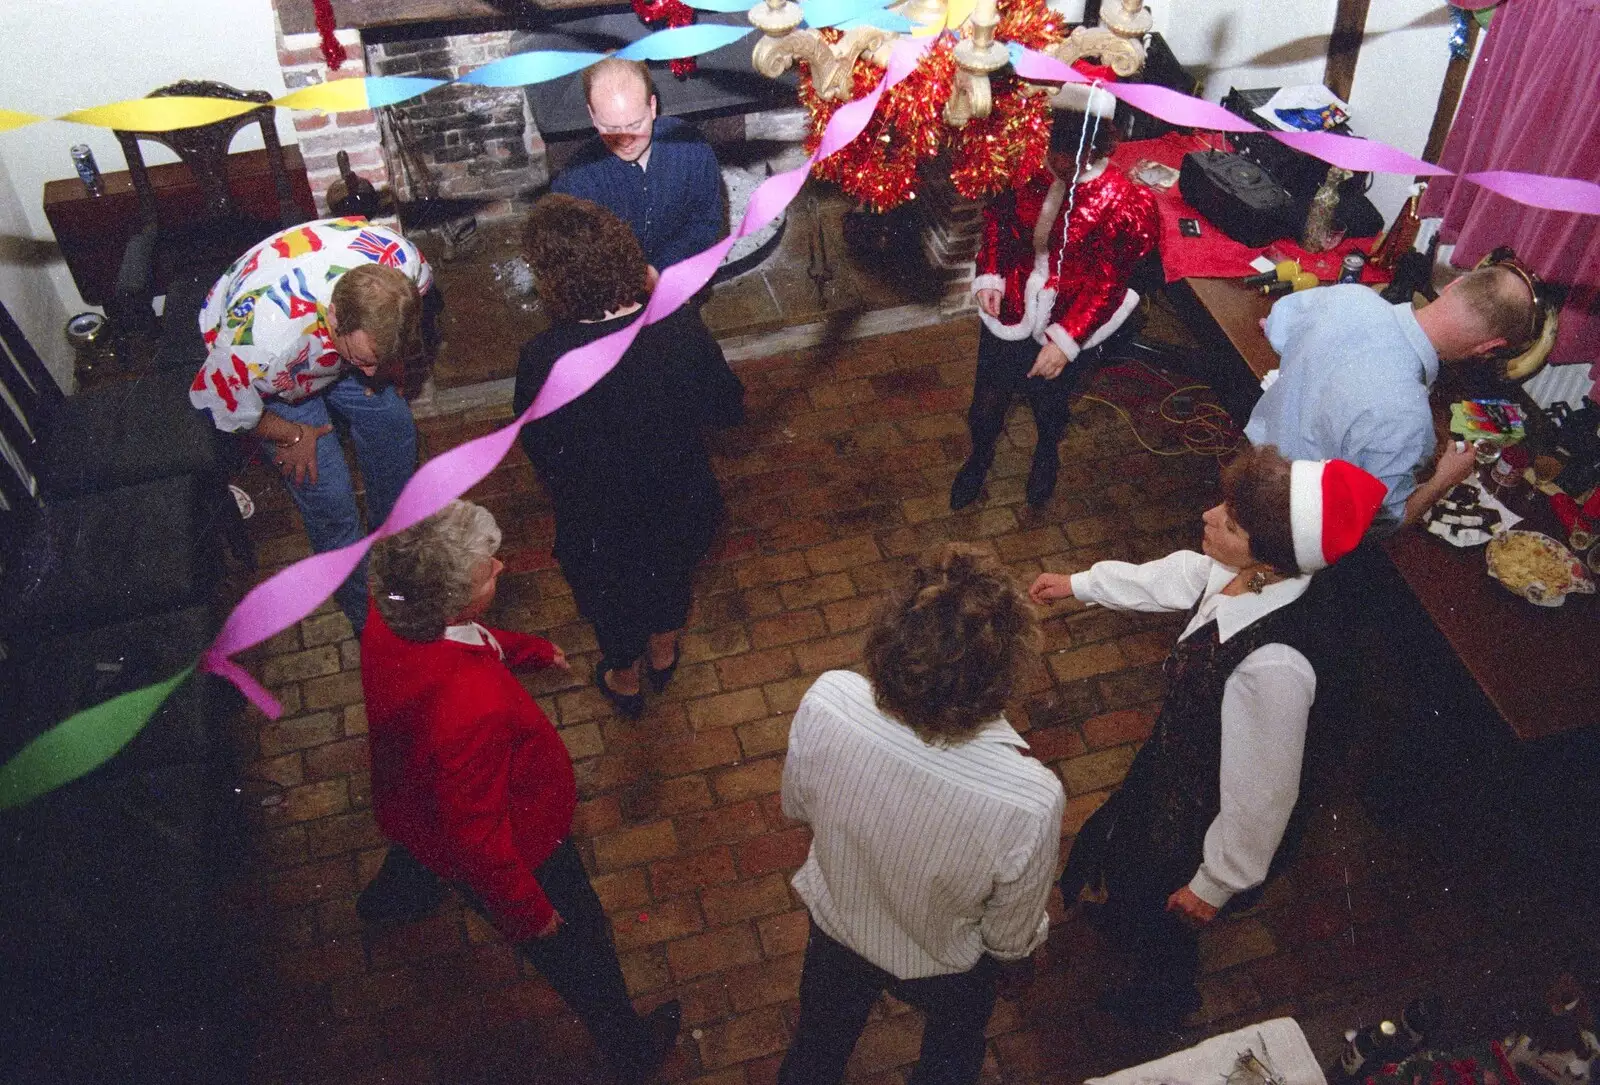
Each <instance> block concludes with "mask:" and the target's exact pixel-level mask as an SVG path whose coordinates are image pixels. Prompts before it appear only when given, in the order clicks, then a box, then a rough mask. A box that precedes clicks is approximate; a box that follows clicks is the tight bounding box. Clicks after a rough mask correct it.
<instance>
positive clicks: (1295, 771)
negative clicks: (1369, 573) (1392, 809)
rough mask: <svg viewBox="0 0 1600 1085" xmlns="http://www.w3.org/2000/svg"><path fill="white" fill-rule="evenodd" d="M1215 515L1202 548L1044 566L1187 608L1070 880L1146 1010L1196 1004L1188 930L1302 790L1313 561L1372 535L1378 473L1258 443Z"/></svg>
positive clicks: (1078, 581) (1165, 1012) (1232, 476)
mask: <svg viewBox="0 0 1600 1085" xmlns="http://www.w3.org/2000/svg"><path fill="white" fill-rule="evenodd" d="M1222 482H1223V502H1222V504H1220V505H1217V506H1216V507H1215V508H1212V509H1210V510H1208V511H1207V512H1206V513H1205V515H1204V517H1203V520H1204V523H1205V536H1204V541H1203V543H1202V546H1201V549H1202V550H1203V553H1199V554H1197V553H1195V552H1193V551H1191V550H1180V551H1178V552H1177V553H1174V554H1169V555H1168V556H1167V557H1164V558H1161V559H1159V560H1156V561H1151V562H1146V563H1145V564H1143V565H1132V564H1129V563H1127V562H1120V561H1102V562H1098V563H1096V564H1095V565H1094V566H1092V567H1091V568H1089V569H1087V570H1085V571H1084V572H1081V573H1074V574H1072V575H1071V576H1070V577H1069V576H1064V575H1059V574H1055V573H1045V574H1043V575H1041V576H1040V577H1039V578H1038V579H1037V580H1035V581H1034V583H1033V587H1032V588H1031V590H1030V595H1031V596H1032V597H1033V599H1034V601H1035V602H1036V603H1041V604H1042V603H1046V602H1048V601H1051V600H1057V599H1067V598H1077V599H1081V600H1083V601H1084V602H1086V603H1091V604H1099V605H1101V606H1107V607H1113V608H1115V609H1118V610H1137V611H1178V612H1181V611H1188V612H1189V615H1190V616H1189V621H1188V623H1187V625H1186V626H1185V627H1184V631H1183V635H1182V636H1181V637H1180V638H1179V640H1178V643H1177V645H1176V646H1175V647H1174V648H1173V651H1172V655H1171V656H1169V657H1168V659H1167V661H1166V664H1165V667H1164V669H1165V671H1166V675H1167V680H1168V692H1167V697H1166V700H1165V701H1164V702H1163V704H1162V709H1161V715H1160V717H1159V718H1158V719H1157V721H1156V724H1155V728H1154V730H1153V732H1152V734H1151V736H1150V739H1149V741H1148V742H1146V743H1145V745H1144V746H1143V747H1142V748H1141V749H1140V751H1139V754H1138V756H1137V757H1136V758H1135V759H1134V762H1133V765H1132V767H1131V768H1130V769H1129V771H1128V777H1127V779H1126V780H1125V781H1124V782H1123V786H1122V788H1121V789H1120V790H1119V791H1118V792H1117V793H1116V794H1115V795H1113V796H1112V797H1111V799H1110V800H1108V801H1107V802H1106V803H1105V805H1104V806H1102V807H1101V808H1100V809H1099V810H1098V811H1097V812H1096V813H1095V815H1094V816H1093V817H1092V818H1090V819H1089V821H1088V823H1087V824H1085V825H1084V827H1083V829H1082V830H1081V831H1080V832H1079V833H1078V836H1077V839H1076V840H1075V842H1074V846H1073V850H1072V854H1071V856H1070V858H1069V860H1068V862H1067V869H1066V871H1065V872H1064V873H1063V874H1062V878H1061V886H1062V892H1063V894H1064V895H1065V897H1066V901H1067V903H1068V904H1069V905H1070V904H1072V903H1073V902H1074V901H1075V900H1078V899H1079V897H1080V896H1083V897H1084V898H1085V899H1087V900H1091V901H1095V902H1103V903H1104V904H1105V908H1104V909H1103V910H1101V913H1100V914H1101V916H1102V917H1103V918H1104V920H1105V923H1104V926H1105V929H1106V930H1107V932H1108V933H1110V934H1111V935H1112V936H1113V938H1114V939H1115V940H1117V941H1118V942H1120V943H1121V944H1122V945H1123V946H1124V948H1126V949H1127V950H1129V951H1130V952H1131V954H1132V955H1133V957H1134V960H1135V964H1136V970H1135V976H1134V980H1133V982H1132V983H1131V984H1130V985H1129V986H1128V987H1126V988H1124V989H1121V990H1118V991H1115V992H1112V993H1110V994H1108V995H1106V996H1105V997H1103V998H1102V1000H1101V1005H1102V1007H1103V1008H1105V1009H1107V1010H1109V1011H1111V1012H1113V1013H1115V1014H1117V1015H1118V1016H1120V1017H1122V1018H1123V1019H1125V1020H1128V1021H1130V1022H1133V1023H1137V1024H1147V1025H1171V1024H1176V1023H1177V1022H1178V1021H1179V1020H1181V1019H1182V1018H1183V1017H1184V1016H1186V1015H1187V1014H1189V1013H1191V1012H1193V1011H1194V1010H1195V1009H1198V1008H1199V1005H1200V996H1199V993H1198V991H1197V990H1196V988H1195V974H1196V968H1197V963H1198V952H1197V947H1196V940H1195V931H1196V930H1198V928H1200V927H1202V926H1204V925H1205V924H1206V923H1209V922H1210V921H1211V920H1212V919H1213V918H1214V917H1215V916H1216V914H1217V912H1218V911H1219V910H1220V909H1221V908H1222V907H1224V906H1225V905H1226V904H1227V903H1228V901H1229V900H1230V899H1232V898H1233V897H1234V896H1235V895H1236V894H1239V893H1242V892H1244V891H1246V890H1248V889H1252V888H1254V887H1256V886H1258V885H1260V884H1261V883H1262V882H1263V881H1264V880H1265V879H1266V876H1267V870H1268V868H1269V867H1270V865H1271V863H1272V857H1273V855H1274V854H1275V853H1276V852H1277V849H1278V844H1279V842H1280V841H1281V840H1282V839H1283V833H1284V830H1285V828H1286V827H1287V826H1288V823H1289V815H1290V814H1291V813H1292V812H1293V810H1294V805H1295V802H1296V800H1297V799H1298V797H1299V794H1300V766H1301V756H1302V753H1303V751H1304V748H1305V735H1306V722H1307V719H1308V718H1309V714H1310V711H1311V703H1312V701H1313V700H1314V698H1315V696H1316V689H1317V675H1316V661H1317V659H1318V657H1319V656H1320V655H1321V654H1322V652H1321V651H1320V649H1319V647H1318V641H1319V638H1321V637H1324V636H1326V635H1328V633H1329V630H1328V629H1327V628H1326V627H1325V625H1324V624H1323V623H1320V622H1319V621H1317V618H1316V606H1315V604H1314V603H1312V602H1311V601H1310V600H1308V598H1307V596H1306V590H1307V588H1309V587H1310V585H1311V574H1312V573H1314V572H1315V571H1316V570H1318V569H1321V568H1324V567H1325V566H1327V565H1330V564H1332V563H1333V562H1334V561H1337V560H1338V559H1339V558H1340V557H1342V556H1343V555H1344V554H1346V553H1348V552H1349V551H1350V550H1352V549H1354V548H1355V546H1356V544H1357V543H1359V542H1360V541H1361V537H1362V535H1363V534H1364V533H1365V531H1366V529H1367V527H1368V525H1369V524H1370V523H1371V521H1372V516H1373V514H1374V513H1375V512H1376V511H1377V509H1378V507H1379V505H1380V503H1381V502H1382V500H1383V495H1384V486H1383V484H1382V483H1381V482H1379V481H1378V480H1377V479H1375V478H1373V477H1372V476H1371V475H1369V474H1367V473H1366V472H1365V471H1362V470H1361V469H1360V468H1358V467H1354V466H1352V465H1351V464H1348V463H1345V462H1344V461H1342V460H1330V461H1326V462H1314V461H1305V460H1302V461H1297V462H1295V463H1290V462H1289V461H1287V460H1285V459H1284V458H1283V457H1282V456H1280V455H1279V454H1278V451H1277V449H1275V448H1273V447H1272V446H1270V445H1267V446H1262V447H1259V448H1254V447H1252V448H1247V449H1245V450H1244V452H1242V453H1241V454H1240V455H1239V457H1238V458H1237V459H1236V460H1235V461H1234V462H1233V463H1232V464H1231V465H1229V467H1228V469H1227V470H1226V471H1225V472H1224V473H1223V480H1222Z"/></svg>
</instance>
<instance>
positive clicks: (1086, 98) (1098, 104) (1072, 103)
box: [1050, 60, 1117, 120]
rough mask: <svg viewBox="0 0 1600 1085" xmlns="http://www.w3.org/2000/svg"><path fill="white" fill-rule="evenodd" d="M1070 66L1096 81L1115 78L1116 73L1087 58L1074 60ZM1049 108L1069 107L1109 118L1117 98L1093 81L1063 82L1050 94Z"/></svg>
mask: <svg viewBox="0 0 1600 1085" xmlns="http://www.w3.org/2000/svg"><path fill="white" fill-rule="evenodd" d="M1072 67H1073V68H1074V70H1076V71H1077V72H1078V73H1079V74H1080V75H1086V76H1088V77H1089V78H1090V79H1091V80H1093V81H1095V82H1097V83H1114V82H1116V79H1117V73H1116V72H1114V71H1112V70H1111V69H1110V68H1107V67H1102V66H1101V65H1099V64H1090V63H1089V62H1088V61H1087V60H1075V61H1073V62H1072ZM1050 108H1051V109H1070V110H1073V111H1075V112H1078V113H1088V114H1089V115H1091V116H1096V117H1100V118H1102V119H1104V120H1110V119H1111V117H1112V116H1113V115H1115V113H1116V111H1117V100H1116V99H1115V98H1113V97H1112V96H1111V92H1110V91H1107V90H1102V89H1100V88H1099V87H1098V86H1095V85H1093V83H1063V84H1061V88H1060V89H1059V90H1057V91H1056V92H1055V94H1054V95H1052V96H1051V98H1050Z"/></svg>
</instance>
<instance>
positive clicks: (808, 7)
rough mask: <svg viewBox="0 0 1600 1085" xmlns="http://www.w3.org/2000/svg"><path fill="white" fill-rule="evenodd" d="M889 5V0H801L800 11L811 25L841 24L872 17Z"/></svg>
mask: <svg viewBox="0 0 1600 1085" xmlns="http://www.w3.org/2000/svg"><path fill="white" fill-rule="evenodd" d="M887 6H888V0H800V11H801V13H802V14H803V15H804V16H805V20H806V25H807V26H811V27H824V26H839V25H840V24H842V23H850V22H856V21H858V20H861V19H867V18H870V17H871V16H872V15H873V13H875V12H878V11H882V10H883V9H884V8H886V7H887Z"/></svg>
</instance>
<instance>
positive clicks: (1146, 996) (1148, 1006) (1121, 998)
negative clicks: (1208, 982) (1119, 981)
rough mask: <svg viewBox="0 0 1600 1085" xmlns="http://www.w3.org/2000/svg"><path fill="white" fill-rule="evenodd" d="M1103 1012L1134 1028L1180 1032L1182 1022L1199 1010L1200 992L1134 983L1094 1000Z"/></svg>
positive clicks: (1179, 987)
mask: <svg viewBox="0 0 1600 1085" xmlns="http://www.w3.org/2000/svg"><path fill="white" fill-rule="evenodd" d="M1094 1004H1095V1006H1096V1007H1098V1008H1099V1009H1100V1010H1101V1011H1102V1012H1104V1013H1108V1014H1110V1015H1111V1016H1112V1017H1115V1018H1116V1019H1117V1020H1119V1021H1121V1022H1122V1023H1123V1024H1125V1025H1132V1026H1133V1027H1134V1028H1152V1029H1154V1028H1162V1029H1171V1028H1177V1027H1178V1026H1179V1025H1181V1024H1183V1019H1184V1018H1185V1017H1188V1016H1189V1015H1190V1014H1191V1013H1194V1012H1195V1011H1196V1010H1198V1009H1199V1008H1200V992H1199V991H1197V990H1195V987H1194V984H1192V983H1191V984H1188V985H1186V986H1185V985H1167V984H1162V985H1157V984H1150V983H1139V982H1134V983H1131V984H1129V985H1128V986H1126V987H1120V988H1118V989H1117V990H1115V991H1107V992H1105V993H1104V994H1102V995H1101V996H1100V997H1099V998H1097V999H1095V1000H1094Z"/></svg>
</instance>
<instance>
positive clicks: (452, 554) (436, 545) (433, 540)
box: [367, 501, 500, 641]
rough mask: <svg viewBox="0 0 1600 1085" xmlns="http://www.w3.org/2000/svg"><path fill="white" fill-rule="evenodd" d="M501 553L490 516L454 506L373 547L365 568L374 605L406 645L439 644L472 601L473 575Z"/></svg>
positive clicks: (479, 510)
mask: <svg viewBox="0 0 1600 1085" xmlns="http://www.w3.org/2000/svg"><path fill="white" fill-rule="evenodd" d="M498 549H500V525H498V524H496V523H495V522H494V517H493V516H491V515H490V514H489V510H488V509H486V508H484V507H483V506H482V505H474V504H472V503H471V502H470V501H452V502H450V504H448V505H446V506H445V507H444V508H442V509H440V510H439V511H438V512H436V513H434V514H433V515H432V516H430V517H428V518H427V519H426V520H422V521H420V522H418V523H415V524H412V525H411V526H410V527H408V528H406V529H405V530H404V531H401V532H399V533H397V534H394V535H390V536H389V537H387V538H384V539H379V540H378V541H377V542H376V543H375V544H373V547H372V557H371V560H370V561H369V563H368V567H367V580H368V582H369V584H370V585H371V587H372V600H373V603H374V604H375V605H376V606H377V608H378V613H379V614H381V615H382V616H383V620H384V623H385V624H386V625H388V627H389V628H390V629H392V630H394V631H395V633H396V634H398V635H399V636H402V637H404V638H405V639H406V640H414V641H430V640H438V639H439V638H440V637H442V636H444V630H445V626H447V625H449V624H450V620H451V619H452V618H454V617H455V616H456V615H457V614H460V613H461V611H462V609H463V608H465V607H466V605H467V602H468V601H469V600H470V599H471V598H472V574H473V571H474V570H475V569H477V567H478V566H479V565H481V564H483V563H484V562H486V561H488V560H490V559H491V558H493V557H494V554H495V551H496V550H498Z"/></svg>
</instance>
